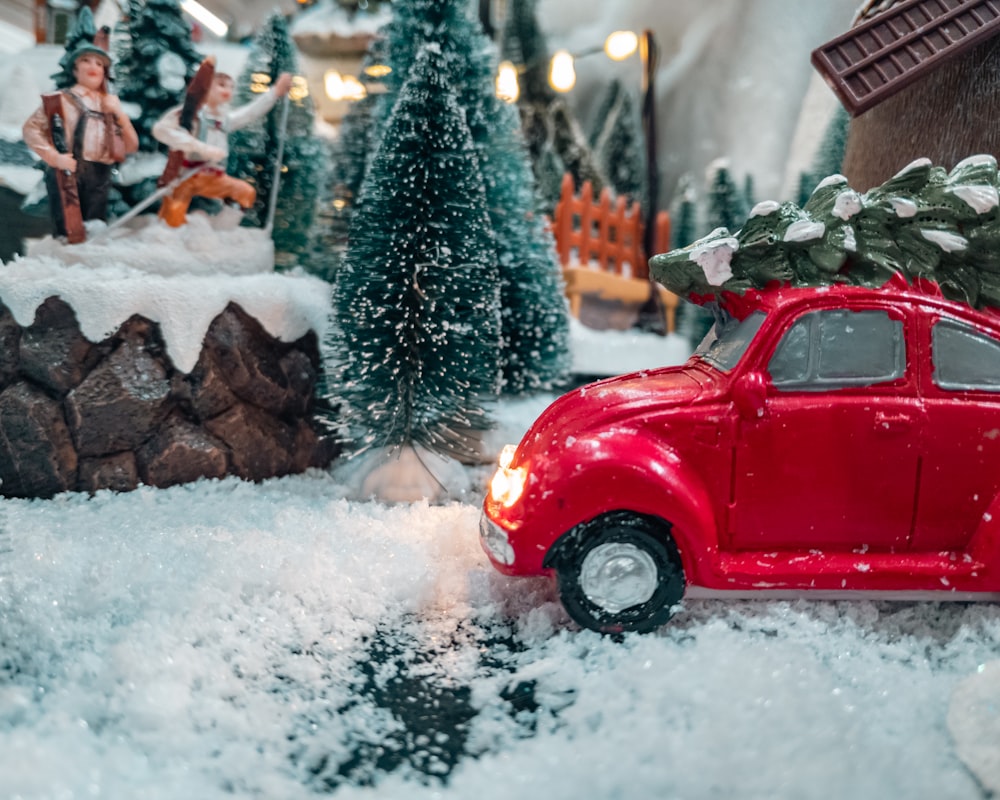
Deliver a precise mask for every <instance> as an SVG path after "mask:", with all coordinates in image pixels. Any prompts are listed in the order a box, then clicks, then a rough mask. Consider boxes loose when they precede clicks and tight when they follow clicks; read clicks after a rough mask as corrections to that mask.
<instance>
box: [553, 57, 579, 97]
mask: <svg viewBox="0 0 1000 800" xmlns="http://www.w3.org/2000/svg"><path fill="white" fill-rule="evenodd" d="M549 84H550V85H551V86H552V88H553V89H555V90H556V91H557V92H568V91H569V90H570V89H572V88H573V87H574V86H575V85H576V67H575V66H574V65H573V55H572V54H571V53H570V52H569V51H568V50H556V52H555V53H553V55H552V64H551V66H550V67H549Z"/></svg>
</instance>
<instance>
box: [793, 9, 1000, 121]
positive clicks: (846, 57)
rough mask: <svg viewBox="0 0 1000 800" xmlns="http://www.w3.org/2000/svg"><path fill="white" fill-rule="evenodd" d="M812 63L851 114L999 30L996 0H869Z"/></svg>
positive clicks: (884, 97) (823, 47)
mask: <svg viewBox="0 0 1000 800" xmlns="http://www.w3.org/2000/svg"><path fill="white" fill-rule="evenodd" d="M857 20H858V22H857V24H856V25H855V26H854V27H853V28H851V30H849V31H848V32H847V33H844V34H842V35H841V36H838V37H837V38H836V39H833V40H832V41H829V42H827V43H826V44H824V45H822V46H821V47H818V48H817V49H816V50H814V51H813V53H812V63H813V66H815V67H816V69H818V70H819V71H820V73H822V75H823V77H824V78H826V81H827V83H829V84H830V86H831V88H832V89H833V90H834V91H835V92H836V93H837V96H838V97H839V98H840V100H841V102H842V103H843V104H844V107H845V108H846V109H847V110H848V111H849V112H850V113H851V114H852V115H854V116H856V115H858V114H860V113H862V112H863V111H866V110H868V109H869V108H871V107H872V106H874V105H877V104H878V103H880V102H882V100H884V99H886V98H887V97H890V96H891V95H893V94H895V93H896V92H898V91H900V90H901V89H903V88H905V87H906V86H909V85H910V84H911V83H913V82H914V81H916V80H918V79H919V78H920V77H921V76H922V75H925V74H927V73H928V72H929V71H931V70H933V69H936V68H937V67H938V66H939V65H940V64H941V62H942V61H944V60H947V59H951V58H954V57H955V56H958V55H960V54H961V53H964V52H965V51H967V50H968V49H969V48H971V47H973V46H974V45H976V44H979V43H980V42H984V41H986V40H988V39H991V38H993V37H994V36H997V35H1000V0H869V2H868V3H866V4H865V5H864V6H862V7H861V9H859V11H858V15H857Z"/></svg>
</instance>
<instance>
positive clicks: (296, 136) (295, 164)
mask: <svg viewBox="0 0 1000 800" xmlns="http://www.w3.org/2000/svg"><path fill="white" fill-rule="evenodd" d="M297 70H298V57H297V56H296V52H295V44H294V42H293V41H292V38H291V35H290V34H289V32H288V25H287V23H286V22H285V19H284V17H282V16H281V15H280V14H278V13H274V14H271V16H270V17H268V19H267V20H266V21H265V23H264V24H263V25H262V26H261V28H260V30H259V31H258V33H257V36H256V37H255V38H254V41H253V44H252V46H251V48H250V54H249V56H248V57H247V62H246V66H245V67H244V70H243V74H242V75H241V76H240V78H239V79H238V80H237V90H236V96H235V98H234V101H233V103H234V105H236V106H239V105H242V104H244V103H247V102H249V101H250V100H252V99H253V95H254V94H255V93H257V92H261V91H266V90H267V87H268V86H270V85H271V84H272V83H273V82H274V81H275V80H276V79H277V77H278V76H279V75H280V74H281V73H283V72H289V73H291V74H293V75H295V74H296V72H297ZM284 102H285V101H284V100H282V101H280V102H279V103H278V105H276V106H275V107H274V108H273V109H272V110H271V111H270V113H268V114H267V115H266V116H264V117H263V118H261V119H260V120H257V121H256V122H254V123H252V124H250V125H248V126H247V127H245V128H242V129H240V130H238V131H236V132H234V133H233V135H232V136H231V137H230V146H229V170H228V171H229V173H230V174H231V175H234V176H235V177H237V178H242V179H243V180H245V181H248V182H249V183H250V184H252V185H253V186H255V187H256V189H257V201H256V203H255V204H254V205H253V207H252V208H251V209H249V210H248V211H247V213H246V216H245V217H244V219H243V224H244V225H246V226H248V227H264V225H265V224H266V223H267V218H268V210H269V204H270V200H271V191H272V186H273V184H274V181H275V180H276V179H277V180H279V181H280V184H279V190H278V197H277V206H276V208H275V211H274V250H275V264H276V265H277V266H278V267H289V266H292V265H293V264H295V263H296V261H297V260H298V259H299V258H300V256H302V255H304V254H305V253H306V252H307V250H308V247H309V243H310V239H309V229H310V227H311V226H312V223H313V219H314V217H315V213H316V199H317V197H318V196H319V189H320V186H321V185H322V183H323V181H324V166H325V165H326V163H327V158H326V151H325V149H324V146H323V143H322V142H321V141H320V140H319V138H318V137H316V136H315V135H314V134H313V122H314V118H315V115H314V111H313V102H312V98H311V97H310V96H309V94H308V92H307V91H306V90H305V89H304V83H303V82H302V81H301V80H300V79H298V78H295V79H294V80H293V84H292V88H291V91H289V93H288V101H287V102H288V116H287V120H286V123H285V126H284V130H283V129H282V118H283V104H284ZM282 137H284V147H283V148H282V147H281V146H280V142H281V140H282ZM279 150H281V151H282V155H283V159H282V163H281V165H280V167H279V165H277V163H276V162H277V159H278V157H279V155H278V154H279ZM279 169H280V177H277V178H276V173H277V172H278V170H279Z"/></svg>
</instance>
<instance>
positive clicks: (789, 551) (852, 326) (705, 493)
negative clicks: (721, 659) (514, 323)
mask: <svg viewBox="0 0 1000 800" xmlns="http://www.w3.org/2000/svg"><path fill="white" fill-rule="evenodd" d="M722 305H723V307H724V309H725V310H724V311H721V313H720V314H719V319H718V320H717V322H716V325H715V328H714V330H713V332H712V333H710V334H709V335H708V336H707V337H706V339H705V341H704V342H703V343H702V344H701V346H700V347H699V348H698V350H697V351H696V352H695V354H694V355H693V356H692V357H691V359H690V360H689V361H688V362H687V363H686V364H685V365H684V366H682V367H671V368H664V369H659V370H653V371H649V372H640V373H635V374H631V375H624V376H621V377H617V378H611V379H609V380H605V381H601V382H599V383H594V384H590V385H588V386H584V387H582V388H580V389H577V390H575V391H573V392H570V393H569V394H567V395H565V396H563V397H561V398H560V399H558V400H557V401H556V402H555V403H553V404H552V405H551V406H550V407H549V408H548V409H547V410H546V411H545V412H544V413H543V414H542V416H541V417H540V418H539V419H538V420H537V421H536V422H535V423H534V425H533V426H532V427H531V429H530V430H529V431H528V432H527V434H526V435H525V436H524V438H523V440H522V441H521V443H520V445H518V446H517V448H516V449H514V448H512V447H510V446H508V448H507V449H505V452H504V454H503V455H502V456H501V463H500V468H499V469H498V470H497V472H496V474H495V475H494V477H493V479H492V482H491V484H490V489H489V493H488V495H487V497H486V500H485V503H484V507H483V516H482V521H481V525H480V534H481V539H482V543H483V547H484V549H485V550H486V552H487V554H488V555H489V557H490V560H491V561H492V562H493V564H494V565H495V566H496V568H497V569H499V570H500V571H501V572H503V573H506V574H508V575H541V574H552V573H554V574H555V576H556V579H557V581H558V586H559V591H560V595H561V598H562V601H563V604H564V605H565V607H566V610H567V611H568V612H569V614H570V616H571V617H572V618H573V619H574V620H575V621H576V622H578V623H579V624H580V625H582V626H585V627H588V628H593V629H595V630H600V631H605V632H617V631H628V630H634V631H648V630H651V629H653V628H655V627H657V626H659V625H661V624H662V623H664V622H665V621H666V620H667V619H668V618H669V617H670V614H671V607H672V606H674V605H675V604H676V603H677V602H678V601H679V600H680V599H681V598H682V597H683V596H684V595H685V594H686V593H687V594H688V595H689V596H690V595H691V594H694V593H695V592H696V591H698V592H700V593H701V594H702V595H704V592H703V591H702V590H710V593H713V594H714V593H718V592H723V593H734V594H735V593H738V594H740V595H744V596H745V595H747V594H751V593H757V592H760V591H771V592H774V591H778V592H779V593H780V592H781V591H783V590H793V591H795V592H802V591H817V590H819V591H822V592H827V593H829V592H831V591H836V592H842V591H846V592H857V591H865V592H872V591H878V592H885V591H888V592H895V593H907V594H912V593H914V592H921V593H926V592H934V593H935V596H936V597H938V598H939V599H943V598H944V597H945V596H948V595H949V593H950V596H951V597H954V598H959V597H961V598H963V599H970V598H983V597H984V593H997V592H1000V496H998V491H1000V314H993V313H986V312H982V311H976V310H974V309H972V308H970V307H968V306H965V305H963V304H960V303H955V302H951V301H948V300H945V299H944V298H942V297H941V296H940V295H935V294H931V293H929V292H924V291H918V290H917V289H914V288H913V287H910V286H908V285H906V284H905V282H904V281H902V279H900V280H899V281H892V282H890V283H889V284H888V285H886V286H884V287H882V288H879V289H870V288H862V287H855V286H833V287H825V288H789V287H785V288H775V289H767V290H764V291H750V292H748V293H747V294H746V295H743V296H738V295H734V294H728V295H727V296H725V297H724V298H723V303H722ZM896 596H899V595H898V594H897V595H896ZM991 599H995V598H991Z"/></svg>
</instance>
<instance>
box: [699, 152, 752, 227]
mask: <svg viewBox="0 0 1000 800" xmlns="http://www.w3.org/2000/svg"><path fill="white" fill-rule="evenodd" d="M707 184H708V191H707V197H706V208H705V222H706V227H707V228H708V231H713V230H715V229H716V228H726V229H727V230H730V231H735V230H737V229H738V228H739V227H740V226H741V225H742V224H743V222H744V220H746V218H747V214H748V213H749V210H748V209H747V207H746V201H745V199H744V195H743V193H742V192H741V191H740V190H739V189H738V188H737V187H736V182H735V181H734V180H733V176H732V173H731V172H730V170H729V162H728V161H727V160H726V159H721V158H720V159H718V160H716V161H714V162H712V164H710V165H709V167H708V180H707Z"/></svg>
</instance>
